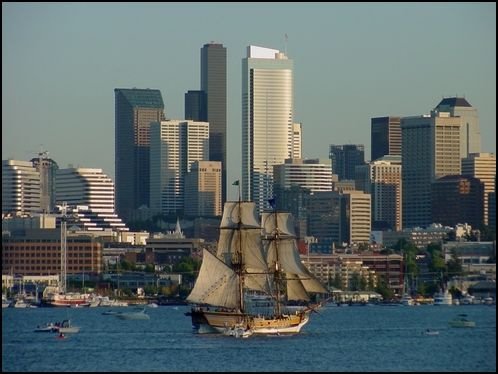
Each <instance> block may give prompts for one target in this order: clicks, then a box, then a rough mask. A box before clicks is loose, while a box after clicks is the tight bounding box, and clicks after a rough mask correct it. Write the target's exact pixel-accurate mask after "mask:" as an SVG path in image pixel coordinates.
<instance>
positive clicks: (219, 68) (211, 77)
mask: <svg viewBox="0 0 498 374" xmlns="http://www.w3.org/2000/svg"><path fill="white" fill-rule="evenodd" d="M201 90H202V91H204V92H205V94H206V111H205V113H206V116H207V118H206V119H205V120H206V121H207V122H209V160H210V161H221V169H222V202H223V204H224V203H225V201H226V197H227V187H226V186H227V146H226V135H227V49H226V48H225V47H223V45H222V44H217V43H209V44H204V46H203V47H202V49H201ZM201 113H202V111H201ZM201 120H204V119H201Z"/></svg>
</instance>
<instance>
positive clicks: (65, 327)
mask: <svg viewBox="0 0 498 374" xmlns="http://www.w3.org/2000/svg"><path fill="white" fill-rule="evenodd" d="M57 331H58V332H59V333H63V334H67V333H71V334H74V333H78V332H80V328H79V327H78V326H73V325H72V323H71V320H70V319H65V320H64V321H62V322H61V323H60V325H59V326H58V327H57Z"/></svg>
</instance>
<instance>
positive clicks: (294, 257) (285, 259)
mask: <svg viewBox="0 0 498 374" xmlns="http://www.w3.org/2000/svg"><path fill="white" fill-rule="evenodd" d="M291 218H292V216H291V214H290V213H284V212H272V213H263V215H262V226H263V227H262V231H263V238H265V239H266V247H267V262H268V264H270V265H271V264H275V263H278V264H279V267H280V270H281V271H284V272H285V273H287V275H286V278H287V292H288V295H287V297H288V299H289V300H309V296H308V295H306V297H305V295H304V293H307V292H311V293H326V292H327V290H326V289H325V287H323V285H322V284H321V283H320V282H319V281H318V280H317V279H316V278H315V277H314V276H313V275H312V274H311V273H310V271H309V270H308V269H307V268H306V266H304V265H303V263H302V262H301V258H300V257H299V252H298V249H297V246H296V241H295V233H294V229H293V225H292V219H291ZM277 238H278V240H277ZM289 291H290V294H289ZM303 291H304V293H303Z"/></svg>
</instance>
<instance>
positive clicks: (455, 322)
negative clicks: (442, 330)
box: [449, 314, 476, 327]
mask: <svg viewBox="0 0 498 374" xmlns="http://www.w3.org/2000/svg"><path fill="white" fill-rule="evenodd" d="M449 325H450V326H451V327H476V323H475V322H474V321H471V320H469V319H467V315H466V314H459V315H458V317H456V318H454V319H452V320H451V321H450V322H449Z"/></svg>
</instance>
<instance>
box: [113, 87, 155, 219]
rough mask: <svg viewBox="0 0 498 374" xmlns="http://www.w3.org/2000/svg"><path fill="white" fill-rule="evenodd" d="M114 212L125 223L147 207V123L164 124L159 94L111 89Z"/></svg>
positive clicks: (148, 142) (139, 90)
mask: <svg viewBox="0 0 498 374" xmlns="http://www.w3.org/2000/svg"><path fill="white" fill-rule="evenodd" d="M114 96H115V169H116V187H115V188H116V211H117V213H118V215H119V216H120V217H122V218H123V219H124V220H125V221H127V220H129V218H130V214H131V212H132V211H133V210H135V209H137V208H139V207H141V206H142V205H145V206H149V185H150V182H149V148H150V135H149V129H150V123H151V122H155V121H161V120H164V119H165V117H164V103H163V98H162V96H161V91H159V90H153V89H148V88H147V89H138V88H133V89H126V88H116V89H114Z"/></svg>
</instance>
